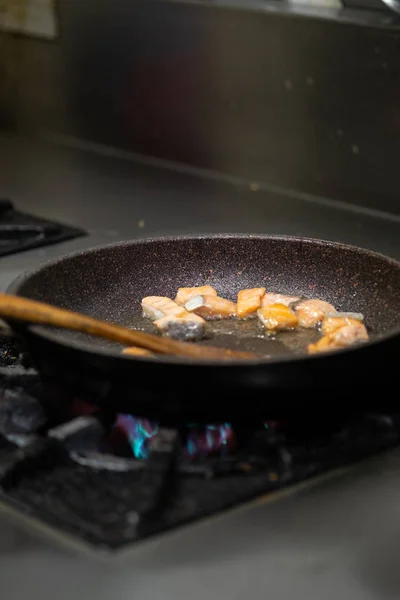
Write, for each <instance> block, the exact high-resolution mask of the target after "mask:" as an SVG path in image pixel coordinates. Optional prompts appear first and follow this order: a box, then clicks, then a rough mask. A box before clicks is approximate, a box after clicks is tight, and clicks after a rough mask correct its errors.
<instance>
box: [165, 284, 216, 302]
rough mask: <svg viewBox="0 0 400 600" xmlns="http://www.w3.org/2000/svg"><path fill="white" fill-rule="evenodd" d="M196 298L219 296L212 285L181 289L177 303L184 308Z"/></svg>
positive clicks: (176, 299)
mask: <svg viewBox="0 0 400 600" xmlns="http://www.w3.org/2000/svg"><path fill="white" fill-rule="evenodd" d="M195 296H218V294H217V292H216V290H214V288H213V287H212V286H211V285H202V286H200V287H190V288H184V287H182V288H179V290H178V293H177V294H176V298H175V302H176V303H177V304H180V305H182V306H183V305H184V304H186V302H189V300H190V299H191V298H194V297H195Z"/></svg>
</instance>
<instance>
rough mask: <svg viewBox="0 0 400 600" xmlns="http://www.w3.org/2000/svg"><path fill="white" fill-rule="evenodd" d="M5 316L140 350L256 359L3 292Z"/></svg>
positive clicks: (1, 306)
mask: <svg viewBox="0 0 400 600" xmlns="http://www.w3.org/2000/svg"><path fill="white" fill-rule="evenodd" d="M1 317H3V318H5V319H11V320H12V319H16V320H18V321H24V322H26V323H36V324H41V325H50V326H52V327H60V328H62V329H69V330H72V331H78V332H80V333H87V334H89V335H94V336H97V337H100V338H104V339H107V340H111V341H113V342H118V343H119V344H122V345H124V346H139V347H140V348H146V349H147V350H151V351H152V352H157V353H161V354H172V355H176V356H187V357H191V358H199V359H214V358H252V357H254V356H255V355H252V354H251V353H247V352H235V351H232V350H226V349H224V348H215V347H211V346H199V345H196V344H189V343H186V342H178V341H176V340H171V339H168V338H162V337H159V336H157V335H152V334H150V333H144V332H142V331H133V330H131V329H128V328H127V327H122V326H121V325H114V324H113V323H107V322H105V321H99V320H97V319H93V318H92V317H88V316H86V315H82V314H79V313H75V312H72V311H70V310H66V309H63V308H58V307H56V306H51V305H50V304H45V303H43V302H38V301H36V300H29V299H27V298H22V297H20V296H12V295H10V294H2V293H0V318H1Z"/></svg>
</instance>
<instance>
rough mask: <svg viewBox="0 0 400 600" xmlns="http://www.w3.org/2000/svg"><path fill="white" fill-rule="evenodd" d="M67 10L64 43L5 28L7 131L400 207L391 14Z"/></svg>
mask: <svg viewBox="0 0 400 600" xmlns="http://www.w3.org/2000/svg"><path fill="white" fill-rule="evenodd" d="M276 6H278V4H277V5H276ZM58 11H59V18H60V38H59V40H58V41H56V42H50V41H40V40H34V39H29V38H24V37H19V36H13V35H9V34H2V35H1V36H0V125H1V126H2V128H8V129H18V130H31V129H34V130H39V131H40V130H46V131H55V132H59V133H63V134H68V135H73V136H75V137H78V138H80V139H85V140H90V141H93V142H97V143H100V144H106V145H111V146H116V147H118V148H123V149H125V150H128V151H132V152H138V153H143V154H148V155H151V156H157V157H161V158H165V159H168V160H172V161H178V162H183V163H189V164H193V165H196V166H200V167H205V168H210V169H214V170H217V171H221V172H225V173H229V174H234V175H239V176H241V177H245V178H248V179H249V180H251V181H263V182H268V183H269V184H273V185H277V186H282V187H285V188H292V189H296V190H298V191H302V192H306V193H310V194H317V195H322V196H327V197H330V198H335V199H338V200H342V201H347V202H354V203H357V204H362V205H364V206H371V207H374V208H380V209H382V210H387V211H390V212H395V213H397V214H400V202H399V189H400V185H399V177H398V170H399V167H398V164H399V158H400V28H398V27H397V25H396V23H394V22H392V17H388V16H387V15H385V16H383V15H381V14H379V13H378V12H375V13H374V14H372V13H371V15H367V14H363V13H358V14H357V13H351V14H350V13H347V12H346V11H344V12H343V13H342V14H338V15H335V16H334V15H332V18H318V17H315V16H304V15H303V16H301V15H298V14H293V13H290V12H285V11H279V10H277V11H274V10H265V9H262V8H260V10H256V9H255V7H252V8H249V7H248V8H247V9H241V8H240V7H237V8H232V7H231V8H229V7H227V6H225V7H223V6H218V5H215V4H209V3H207V4H206V3H184V2H168V1H167V0H162V1H160V2H157V1H152V0H144V1H135V0H132V1H130V2H126V1H125V0H85V1H82V0H60V2H59V5H58ZM349 14H350V18H349Z"/></svg>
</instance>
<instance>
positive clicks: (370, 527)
mask: <svg viewBox="0 0 400 600" xmlns="http://www.w3.org/2000/svg"><path fill="white" fill-rule="evenodd" d="M0 164H1V171H0V191H1V192H0V193H1V195H2V196H4V197H9V198H10V199H11V200H13V201H14V202H15V204H16V205H17V206H18V207H19V208H21V209H24V210H27V211H30V212H32V213H34V214H41V215H43V216H45V217H48V218H54V219H58V220H60V221H65V222H68V223H71V224H76V225H79V226H83V227H86V228H88V229H89V230H90V235H89V236H88V237H86V238H81V239H78V240H74V241H72V242H67V243H63V244H59V245H56V246H51V247H48V248H46V249H41V250H35V251H31V252H27V253H23V254H19V255H14V256H11V257H6V258H2V259H0V267H1V268H0V288H3V289H4V287H5V286H6V285H7V284H8V283H9V281H11V280H12V279H13V278H14V277H15V276H16V275H17V274H18V273H20V272H21V271H23V270H26V269H30V268H32V267H34V266H36V265H38V264H40V263H41V262H43V261H44V260H47V259H49V258H52V257H55V256H58V255H60V254H63V253H65V252H68V251H71V250H75V249H77V248H82V247H87V246H91V245H97V244H100V243H105V242H113V241H115V240H118V239H128V238H131V237H138V236H147V235H155V234H157V235H160V234H174V233H187V232H206V231H208V232H218V231H240V232H246V231H248V232H266V233H279V234H293V235H305V236H311V237H321V238H327V239H334V240H340V241H344V242H347V243H354V244H358V245H361V246H365V247H369V248H372V249H375V250H378V251H382V252H386V253H389V254H391V255H393V256H395V257H397V258H400V243H399V221H398V220H395V219H391V218H384V217H382V216H374V215H372V214H368V213H364V212H361V211H354V210H347V209H346V208H340V207H335V206H334V205H333V204H331V203H330V202H329V201H318V202H313V201H311V200H309V199H306V198H298V197H297V198H296V197H295V196H293V195H292V196H291V195H288V194H284V193H283V192H281V191H280V190H265V189H263V190H260V189H258V190H257V186H254V185H252V186H251V188H252V189H251V188H250V186H249V185H248V184H246V183H244V182H238V183H236V184H235V185H233V184H232V183H229V182H223V181H219V180H217V179H212V178H209V179H207V178H201V177H197V176H195V175H194V174H190V173H188V172H187V173H184V174H178V173H176V172H174V171H173V170H171V169H167V168H166V169H161V168H159V167H158V168H157V167H155V166H151V165H145V164H136V163H134V162H132V161H130V160H122V159H118V160H117V159H115V158H111V157H105V156H100V155H95V154H91V153H88V152H84V151H81V150H77V149H75V150H73V149H68V148H65V147H59V146H54V145H51V144H48V143H44V142H37V141H29V140H23V139H18V138H13V137H7V136H3V137H0ZM399 467H400V451H398V450H395V451H392V452H389V453H387V454H384V455H381V456H379V457H375V458H373V459H372V460H369V461H366V462H364V463H361V464H359V465H357V466H356V467H355V468H351V469H348V470H346V471H344V472H341V473H336V474H333V475H332V474H331V475H330V476H328V477H326V478H325V479H322V480H319V481H315V482H312V483H311V484H307V485H305V486H303V487H300V488H297V489H292V490H291V491H290V492H288V493H284V494H281V495H277V496H275V497H271V498H270V499H271V500H274V499H275V500H276V501H267V500H266V499H264V500H263V501H262V502H261V501H258V502H256V503H255V504H253V505H251V506H246V507H242V508H240V509H238V510H235V511H232V512H230V513H226V514H225V515H223V516H219V517H216V518H212V519H208V520H205V521H203V522H201V523H199V524H197V525H195V526H189V527H187V528H184V529H181V530H179V531H175V532H174V533H172V534H166V535H164V536H161V537H160V538H158V539H153V540H150V541H148V542H146V543H143V544H139V545H138V546H136V548H133V549H131V550H129V551H127V552H126V553H125V554H124V555H121V556H119V557H110V556H107V555H103V554H93V553H91V552H86V551H85V550H83V549H82V548H79V547H75V546H73V545H71V544H70V543H69V542H66V540H64V539H62V540H61V539H58V538H57V537H54V536H53V535H51V534H50V533H49V532H46V531H45V530H44V528H43V527H42V526H37V525H35V524H34V523H31V522H30V521H29V519H26V520H22V519H20V518H17V517H16V515H14V514H12V513H11V512H10V511H9V510H8V509H3V510H2V511H1V512H0V590H1V598H4V599H7V600H22V599H23V598H31V599H33V600H47V599H49V600H50V599H53V598H57V600H72V599H74V600H80V599H84V598H93V599H96V600H106V599H107V600H108V599H109V598H114V599H115V600H128V599H129V600H130V599H132V598H135V599H139V598H140V599H143V600H177V599H181V598H182V599H186V598H191V599H192V600H204V598H221V599H225V598H227V599H228V598H229V600H242V599H243V598H245V597H247V596H251V597H252V598H254V599H260V600H261V599H265V598H273V599H274V600H287V599H288V598H292V597H296V598H299V599H304V600H305V599H307V600H310V599H315V600H336V599H337V598H340V599H341V600H378V599H379V600H386V599H391V598H397V599H398V598H399V597H400V569H399V568H398V562H399V560H398V553H399V547H400V520H398V517H400V469H399ZM64 542H66V543H64Z"/></svg>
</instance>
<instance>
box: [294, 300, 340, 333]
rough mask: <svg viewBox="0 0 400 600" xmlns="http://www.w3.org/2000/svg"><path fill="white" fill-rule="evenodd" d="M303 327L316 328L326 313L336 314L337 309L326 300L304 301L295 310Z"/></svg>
mask: <svg viewBox="0 0 400 600" xmlns="http://www.w3.org/2000/svg"><path fill="white" fill-rule="evenodd" d="M294 311H295V313H296V316H297V318H298V319H299V325H300V326H301V327H315V326H316V325H318V323H319V322H320V321H322V319H323V318H324V317H325V315H326V313H336V309H335V307H334V306H332V304H329V302H325V301H324V300H318V299H315V300H303V301H302V302H299V304H297V305H296V307H295V309H294Z"/></svg>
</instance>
